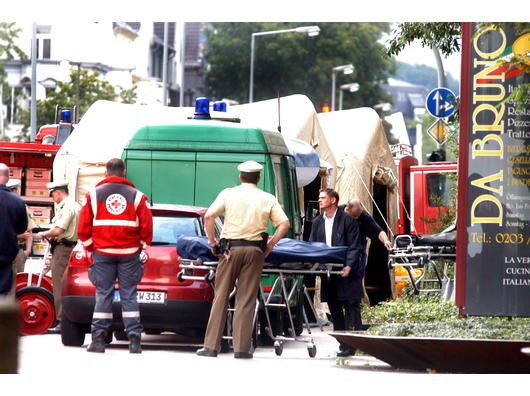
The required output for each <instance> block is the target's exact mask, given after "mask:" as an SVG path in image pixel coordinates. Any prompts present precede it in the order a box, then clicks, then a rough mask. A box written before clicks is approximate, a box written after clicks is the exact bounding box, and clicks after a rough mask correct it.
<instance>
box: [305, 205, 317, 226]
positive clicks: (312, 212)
mask: <svg viewBox="0 0 530 396" xmlns="http://www.w3.org/2000/svg"><path fill="white" fill-rule="evenodd" d="M319 214H320V205H319V204H318V201H308V202H307V208H306V215H305V220H306V221H309V222H311V221H313V219H314V218H315V217H317V216H318V215H319Z"/></svg>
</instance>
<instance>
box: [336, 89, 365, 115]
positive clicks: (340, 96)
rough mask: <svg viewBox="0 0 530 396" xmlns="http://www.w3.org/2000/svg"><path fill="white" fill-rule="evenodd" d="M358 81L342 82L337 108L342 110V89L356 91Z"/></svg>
mask: <svg viewBox="0 0 530 396" xmlns="http://www.w3.org/2000/svg"><path fill="white" fill-rule="evenodd" d="M359 87H360V85H359V83H350V84H342V85H341V86H340V92H339V110H342V93H343V92H344V91H349V92H357V91H358V90H359Z"/></svg>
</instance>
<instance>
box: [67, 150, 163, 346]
mask: <svg viewBox="0 0 530 396" xmlns="http://www.w3.org/2000/svg"><path fill="white" fill-rule="evenodd" d="M125 173H126V172H125V163H124V162H123V161H122V160H121V159H119V158H113V159H111V160H109V161H108V162H107V165H106V171H105V179H103V180H102V181H101V182H99V183H98V184H97V185H96V188H95V189H94V190H92V191H89V192H88V193H87V194H86V204H85V205H84V206H83V208H82V209H81V212H80V215H79V227H78V230H77V231H78V237H79V239H80V240H81V241H82V242H83V246H84V247H85V248H86V249H87V250H89V251H93V255H92V265H91V266H90V267H89V268H88V276H89V278H90V280H91V281H92V283H93V284H94V286H96V304H95V306H94V315H93V317H92V327H91V332H92V343H91V344H90V345H89V346H88V348H87V351H88V352H105V338H106V336H107V334H108V333H109V331H110V328H111V324H112V301H113V299H114V284H115V282H116V278H117V279H118V283H119V287H120V291H119V292H120V300H121V307H122V316H123V325H124V327H125V331H126V333H127V336H128V338H129V341H130V343H129V352H130V353H141V352H142V348H141V343H140V339H141V333H142V325H141V322H140V309H139V307H138V302H137V301H136V287H137V285H138V283H139V282H140V280H141V279H142V276H143V271H144V268H143V264H142V263H141V262H140V252H141V250H142V249H146V248H147V247H148V245H149V244H151V241H152V239H153V217H152V214H151V210H150V209H149V208H148V207H147V197H146V196H145V195H144V194H143V193H142V192H141V191H138V190H137V189H136V188H135V187H134V185H133V184H132V183H131V182H130V181H129V180H127V179H125Z"/></svg>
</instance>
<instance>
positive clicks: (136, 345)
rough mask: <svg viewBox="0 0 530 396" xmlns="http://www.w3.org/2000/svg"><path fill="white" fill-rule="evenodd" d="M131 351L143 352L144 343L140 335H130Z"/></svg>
mask: <svg viewBox="0 0 530 396" xmlns="http://www.w3.org/2000/svg"><path fill="white" fill-rule="evenodd" d="M129 353H142V343H141V342H140V337H139V336H137V335H131V336H130V337H129Z"/></svg>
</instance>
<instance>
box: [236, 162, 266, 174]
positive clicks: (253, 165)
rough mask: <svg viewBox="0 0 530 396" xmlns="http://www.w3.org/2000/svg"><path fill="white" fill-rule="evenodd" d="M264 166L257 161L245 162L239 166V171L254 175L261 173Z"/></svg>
mask: <svg viewBox="0 0 530 396" xmlns="http://www.w3.org/2000/svg"><path fill="white" fill-rule="evenodd" d="M262 169H263V166H261V164H258V163H257V162H256V161H245V162H243V163H241V164H239V165H238V167H237V170H238V171H240V172H246V173H254V172H261V170H262Z"/></svg>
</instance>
